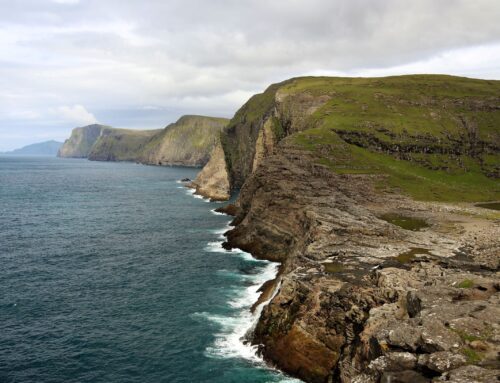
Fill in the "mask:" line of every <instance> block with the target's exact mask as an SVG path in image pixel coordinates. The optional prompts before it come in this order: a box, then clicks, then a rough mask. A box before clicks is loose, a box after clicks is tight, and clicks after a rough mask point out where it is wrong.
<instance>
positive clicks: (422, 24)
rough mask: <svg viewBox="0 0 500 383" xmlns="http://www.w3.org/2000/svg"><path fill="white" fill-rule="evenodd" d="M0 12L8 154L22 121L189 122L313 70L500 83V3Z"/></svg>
mask: <svg viewBox="0 0 500 383" xmlns="http://www.w3.org/2000/svg"><path fill="white" fill-rule="evenodd" d="M0 7H1V9H2V13H1V14H0V103H1V104H0V150H2V149H7V148H10V147H12V146H13V145H17V143H18V142H17V141H16V142H14V141H12V139H10V138H7V137H11V136H12V135H9V132H10V130H12V126H14V125H15V126H16V127H18V126H23V129H22V130H23V132H24V135H25V137H26V141H27V142H28V143H29V141H30V135H31V136H32V137H35V136H36V135H40V134H41V133H40V131H41V130H44V129H45V130H46V129H47V124H49V125H51V126H52V128H51V131H60V132H61V135H65V134H67V133H68V132H69V130H70V128H71V127H72V124H73V123H72V122H71V121H69V120H68V121H64V116H61V119H54V116H53V115H52V114H51V112H50V111H54V110H67V109H64V108H71V107H73V106H74V105H81V106H82V107H84V108H85V109H86V110H88V111H89V113H91V114H94V115H95V116H96V118H97V119H98V120H99V121H102V122H104V123H108V124H112V125H119V126H129V125H132V126H137V127H144V128H151V127H161V126H163V125H165V124H166V123H168V122H170V121H171V119H173V118H176V117H177V116H178V115H180V114H181V113H207V114H222V115H225V116H230V115H231V114H232V113H233V112H234V111H235V109H236V108H237V107H238V106H239V105H240V104H241V103H242V102H243V101H245V99H246V98H247V97H248V96H249V95H250V94H252V93H254V92H257V91H261V90H262V89H264V88H265V87H266V86H267V85H269V83H271V82H275V81H280V80H283V79H286V78H288V77H291V76H298V75H303V74H311V73H312V74H314V73H322V74H329V73H330V74H337V75H363V74H389V73H394V74H397V73H400V72H406V71H409V70H412V71H432V70H433V69H432V68H436V69H434V70H439V71H443V69H444V70H445V71H448V72H449V71H450V70H452V72H451V73H452V74H467V75H471V76H475V77H483V76H488V77H490V78H500V67H499V66H498V64H494V63H492V64H490V65H489V66H485V65H484V63H483V62H482V61H481V57H475V55H474V52H476V51H475V50H474V49H477V48H481V49H483V50H487V51H488V52H489V53H491V54H489V55H488V56H489V57H491V59H492V60H495V59H496V58H500V51H499V47H500V37H499V36H500V23H498V21H497V19H498V15H499V14H500V3H499V2H498V1H496V0H476V1H469V0H440V1H435V0H420V1H401V0H380V1H374V0H350V1H333V0H307V1H306V0H303V1H301V0H274V1H268V0H266V1H264V0H252V1H234V0H211V1H206V0H199V1H195V0H182V1H181V0H170V1H163V0H156V1H154V0H151V1H139V0H130V1H124V0H121V1H119V0H107V1H102V0H80V1H79V2H77V1H68V2H62V3H61V2H56V1H49V0H47V1H40V0H18V1H15V2H11V1H4V0H0ZM454 55H455V56H454ZM457 57H458V59H457ZM447 60H448V61H447ZM496 62H498V60H497V61H496ZM431 64H433V65H434V67H433V66H431ZM391 68H392V69H391ZM447 68H450V70H446V69H447ZM146 105H153V106H156V107H158V108H159V109H158V110H155V111H153V110H149V111H148V110H147V109H144V108H143V107H144V106H146ZM61 108H62V109H61ZM147 113H149V114H147ZM15 116H17V117H15ZM23 116H24V117H23ZM36 116H38V118H33V117H36ZM123 116H127V119H128V120H125V119H124V118H123ZM28 117H32V118H28ZM14 120H15V121H14ZM141 120H142V121H145V122H144V123H141ZM127 121H130V123H129V124H128V123H127ZM144 125H147V126H144ZM16 129H17V128H16ZM18 130H19V129H18ZM2 137H4V138H2Z"/></svg>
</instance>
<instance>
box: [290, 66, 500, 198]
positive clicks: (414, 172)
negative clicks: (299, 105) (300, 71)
mask: <svg viewBox="0 0 500 383" xmlns="http://www.w3.org/2000/svg"><path fill="white" fill-rule="evenodd" d="M280 92H288V93H290V94H294V93H297V92H309V93H311V94H316V95H319V94H328V95H330V96H331V99H330V101H328V102H327V103H326V104H325V105H323V106H322V107H321V108H320V109H318V110H317V111H316V112H315V113H313V114H312V115H311V116H310V117H309V120H308V126H310V128H309V129H307V130H304V131H302V132H299V133H296V134H295V135H293V136H292V137H291V139H292V140H294V142H295V143H296V144H298V145H299V146H301V147H302V148H304V149H306V150H309V151H312V152H314V153H315V154H316V155H317V162H318V163H320V164H322V165H325V166H327V167H328V168H329V169H331V170H332V171H334V172H336V173H340V174H378V175H380V176H381V177H380V179H379V181H377V185H376V186H377V188H378V189H381V190H387V191H397V192H402V193H404V194H407V195H409V196H411V197H413V198H415V199H418V200H428V201H431V200H432V201H492V200H499V199H500V182H499V180H498V174H499V171H500V169H499V164H500V152H499V148H498V145H499V144H498V143H499V142H500V129H499V126H500V110H498V109H497V105H498V103H499V102H500V97H499V95H500V82H499V81H484V80H473V79H466V78H459V77H452V76H431V75H429V76H426V75H423V76H399V77H387V78H380V79H365V78H352V79H346V78H300V79H294V80H292V81H289V82H287V83H285V84H284V85H283V86H282V88H280Z"/></svg>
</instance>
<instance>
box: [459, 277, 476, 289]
mask: <svg viewBox="0 0 500 383" xmlns="http://www.w3.org/2000/svg"><path fill="white" fill-rule="evenodd" d="M472 287H474V281H472V280H470V279H464V280H463V281H462V282H460V283H459V284H458V288H460V289H470V288H472Z"/></svg>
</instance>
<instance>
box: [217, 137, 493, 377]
mask: <svg viewBox="0 0 500 383" xmlns="http://www.w3.org/2000/svg"><path fill="white" fill-rule="evenodd" d="M374 177H375V176H368V175H338V174H334V173H332V172H330V171H328V170H327V169H325V168H324V167H322V166H321V165H318V164H316V163H315V161H314V158H312V157H311V156H310V155H309V154H308V153H306V152H303V151H300V150H298V149H297V148H296V147H294V146H293V145H292V144H291V143H290V142H288V140H286V139H285V140H283V141H282V142H281V143H280V144H279V146H278V148H277V149H276V150H275V151H274V154H272V155H270V156H268V157H266V158H264V159H262V162H261V163H260V164H259V166H258V167H257V168H256V170H255V172H254V173H253V174H252V175H251V176H250V177H249V178H248V180H247V182H245V184H244V187H243V188H242V190H241V193H240V197H239V201H238V209H235V212H236V214H237V215H236V217H235V220H234V223H235V224H236V227H235V229H233V230H231V231H230V232H228V233H227V244H226V246H227V247H239V248H242V249H244V250H247V251H250V252H251V253H252V254H254V255H255V256H257V257H259V258H265V259H270V260H274V261H280V262H282V263H283V266H282V273H281V275H280V277H279V282H280V288H279V291H278V293H277V294H276V296H275V297H274V298H273V299H272V300H271V302H270V303H269V304H268V305H267V306H266V307H265V308H264V310H263V311H262V314H261V318H260V320H259V323H258V325H257V327H256V329H255V332H254V335H253V339H252V341H253V343H255V344H257V345H259V350H260V352H261V353H262V355H263V357H264V358H265V359H266V360H267V361H269V362H270V363H272V364H273V365H277V366H278V367H279V368H281V369H283V370H284V371H286V372H288V373H290V374H292V375H294V376H297V377H299V378H301V379H303V380H305V381H306V382H392V383H393V382H430V381H441V380H439V379H442V380H443V381H444V380H445V379H448V377H449V379H451V381H457V382H459V381H464V380H456V379H460V376H461V375H460V373H459V371H464V373H466V374H467V375H466V376H467V379H469V380H468V381H477V382H490V381H491V376H493V375H492V374H493V373H492V372H491V371H495V374H498V372H499V371H498V369H496V368H498V362H497V353H498V351H500V348H499V340H500V323H499V318H500V305H499V302H498V300H499V299H500V296H499V293H498V290H499V289H500V286H499V284H498V275H497V267H498V266H497V265H498V262H495V261H493V262H492V260H491V258H492V257H493V258H495V257H496V258H497V261H498V257H499V253H498V252H497V253H492V250H491V249H494V248H495V246H497V249H498V243H497V244H496V245H495V244H494V243H491V238H498V237H499V236H498V234H500V231H499V227H498V223H496V222H494V221H491V220H489V221H488V220H486V221H482V220H481V218H477V219H476V218H471V217H469V219H471V220H472V221H473V222H475V223H476V226H477V227H481V228H482V229H481V230H482V231H474V230H475V229H471V228H473V227H475V226H474V225H469V226H466V225H465V226H460V225H459V224H457V223H456V222H457V221H458V220H459V219H465V218H464V217H465V216H460V214H458V213H457V214H458V215H453V214H455V213H450V212H446V213H445V212H444V211H445V210H446V209H443V207H442V206H441V205H432V204H429V203H427V204H425V205H422V204H420V203H416V202H412V201H410V200H408V199H406V198H404V197H401V196H396V195H391V196H390V197H389V196H384V195H381V194H377V193H375V192H374V190H373V188H372V186H371V185H372V184H373V183H372V180H373V178H374ZM381 210H383V211H384V212H386V211H394V212H401V211H402V210H403V211H405V212H406V213H405V214H408V215H412V216H415V217H419V218H422V219H425V220H426V221H428V222H429V223H431V227H429V228H426V229H423V230H421V231H410V230H404V229H402V228H399V227H397V226H395V225H392V224H390V223H388V222H386V221H383V220H380V219H378V218H377V217H378V216H380V213H381ZM475 219H476V221H474V220H475ZM450 222H453V223H454V225H456V230H447V231H446V232H444V231H443V230H441V229H440V228H441V226H443V225H444V223H448V224H449V223H450ZM448 226H449V225H448ZM454 227H455V226H454ZM467 227H468V229H467ZM468 230H472V231H468ZM474 237H475V238H476V239H474ZM488 240H489V241H490V242H489V243H490V246H488V248H487V249H485V246H484V244H483V243H484V242H488ZM466 246H468V250H467V256H464V254H463V250H464V249H465V247H466ZM411 248H420V249H426V250H427V251H422V254H418V252H417V254H416V255H415V257H414V258H409V259H406V258H401V257H399V258H398V256H399V255H400V254H402V253H405V252H408V250H409V249H411ZM485 251H487V252H488V254H489V256H488V257H487V259H488V261H486V260H485V258H484V257H483V256H482V255H483V254H484V252H485ZM495 265H496V266H495ZM464 281H471V282H464ZM471 365H474V366H471ZM475 366H478V367H475ZM472 367H474V368H472ZM453 379H455V380H453Z"/></svg>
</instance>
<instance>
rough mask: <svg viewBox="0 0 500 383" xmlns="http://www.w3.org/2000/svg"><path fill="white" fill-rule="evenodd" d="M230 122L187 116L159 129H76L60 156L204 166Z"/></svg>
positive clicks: (102, 127) (97, 126)
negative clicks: (221, 133) (222, 131)
mask: <svg viewBox="0 0 500 383" xmlns="http://www.w3.org/2000/svg"><path fill="white" fill-rule="evenodd" d="M227 122H228V120H226V119H224V118H215V117H205V116H183V117H181V118H180V119H179V120H178V121H177V122H176V123H173V124H170V125H168V126H167V127H166V128H165V129H159V130H130V129H116V128H112V127H109V126H104V125H89V126H85V127H82V128H76V129H73V131H72V133H71V137H70V138H69V139H68V140H66V142H65V143H64V145H63V146H62V148H61V149H60V150H59V156H60V157H78V158H88V159H89V160H94V161H137V162H141V163H144V164H153V165H185V166H201V165H204V164H205V163H206V162H207V161H208V159H209V155H210V152H211V151H212V149H213V148H214V146H215V144H216V143H217V142H218V140H219V135H220V132H221V130H222V129H223V128H224V127H225V126H226V124H227Z"/></svg>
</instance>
